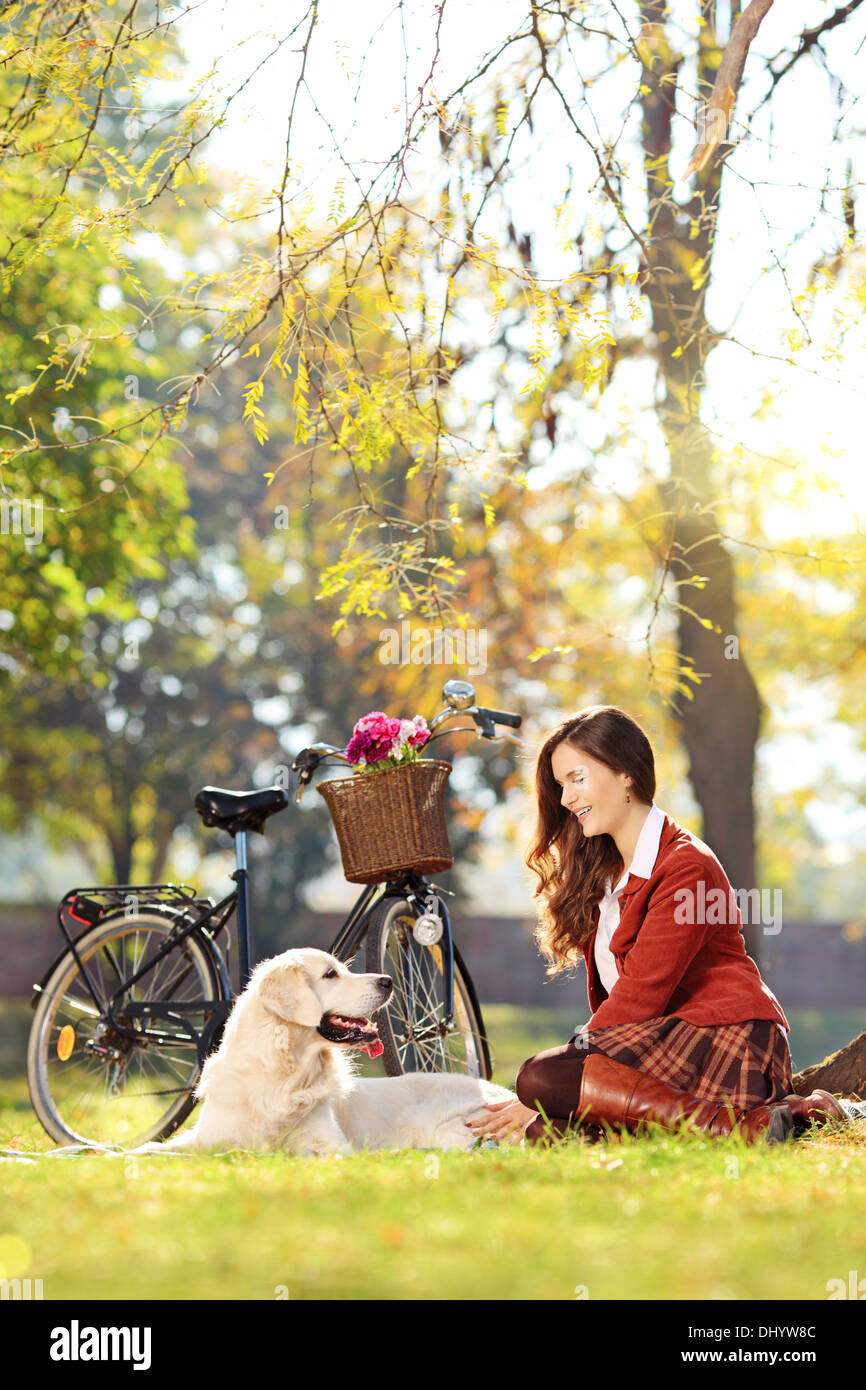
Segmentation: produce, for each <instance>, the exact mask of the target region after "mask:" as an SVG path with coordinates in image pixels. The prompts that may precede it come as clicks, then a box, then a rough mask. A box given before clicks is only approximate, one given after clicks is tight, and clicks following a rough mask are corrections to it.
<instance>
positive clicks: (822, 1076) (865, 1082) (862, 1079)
mask: <svg viewBox="0 0 866 1390" xmlns="http://www.w3.org/2000/svg"><path fill="white" fill-rule="evenodd" d="M816 1088H818V1089H820V1090H822V1091H830V1092H831V1094H833V1095H837V1096H843V1097H844V1098H845V1099H846V1100H866V1028H864V1029H863V1032H862V1033H858V1034H857V1037H856V1038H852V1039H851V1041H850V1042H849V1043H848V1044H847V1045H846V1046H845V1047H841V1048H840V1049H839V1051H838V1052H831V1053H830V1056H829V1057H825V1058H824V1060H823V1062H814V1063H813V1064H812V1066H811V1067H804V1068H803V1070H802V1071H798V1072H797V1074H796V1076H795V1077H794V1090H795V1091H796V1093H797V1095H798V1096H807V1095H808V1094H809V1092H810V1091H814V1090H815V1089H816Z"/></svg>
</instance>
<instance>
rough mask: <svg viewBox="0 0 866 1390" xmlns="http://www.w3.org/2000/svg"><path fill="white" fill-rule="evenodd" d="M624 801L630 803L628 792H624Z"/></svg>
mask: <svg viewBox="0 0 866 1390" xmlns="http://www.w3.org/2000/svg"><path fill="white" fill-rule="evenodd" d="M625 799H626V801H631V797H630V796H629V794H628V792H626V794H625Z"/></svg>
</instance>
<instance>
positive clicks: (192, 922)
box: [27, 680, 522, 1148]
mask: <svg viewBox="0 0 866 1390" xmlns="http://www.w3.org/2000/svg"><path fill="white" fill-rule="evenodd" d="M443 700H444V702H445V703H444V707H443V708H442V709H441V710H440V711H439V712H438V714H437V715H436V716H435V717H434V718H433V720H432V721H431V722H430V724H429V725H428V728H429V729H430V731H431V737H430V738H429V739H428V740H427V743H425V745H424V747H425V750H426V748H427V747H428V746H429V744H430V743H432V742H433V741H434V739H435V738H439V737H442V736H443V734H453V733H460V732H470V733H471V732H473V731H474V732H475V733H476V737H483V738H485V739H488V740H490V741H492V742H501V741H502V740H503V739H506V740H508V741H509V742H512V743H515V744H517V745H519V746H522V740H521V739H519V738H516V737H515V736H514V735H512V734H507V733H505V734H499V735H497V734H496V725H497V724H500V725H505V726H506V727H511V728H519V726H520V723H521V716H520V715H519V714H511V713H509V712H507V711H503V710H494V709H488V708H486V707H484V706H479V705H476V704H475V703H474V701H475V691H474V689H473V687H472V685H471V684H470V683H469V682H468V681H462V680H450V681H446V683H445V686H444V687H443ZM458 714H465V715H467V716H469V717H471V718H472V720H473V724H474V726H475V729H474V730H473V727H472V726H471V725H464V726H461V727H460V728H457V729H454V728H449V729H447V730H442V731H441V733H440V732H436V731H437V730H438V726H439V725H440V724H442V723H443V722H444V721H446V720H449V719H452V718H454V717H455V716H457V715H458ZM331 758H338V759H342V760H343V761H344V762H348V759H347V757H346V753H345V750H343V749H340V748H337V747H336V746H334V745H332V744H327V743H315V744H312V745H310V746H309V747H308V748H305V749H303V750H302V751H301V752H300V753H299V754H298V755H297V756H296V757H295V759H294V762H293V763H292V771H293V772H296V773H297V774H298V783H299V784H298V789H297V793H296V796H295V801H296V803H300V801H301V799H302V797H303V794H304V790H305V788H306V787H307V786H308V784H309V783H310V781H311V780H312V777H313V775H314V773H315V771H316V770H317V768H318V767H319V766H320V765H321V764H322V763H325V762H327V761H328V760H329V759H331ZM194 804H195V809H196V810H197V811H198V813H199V815H200V816H201V817H202V820H203V821H204V823H205V824H206V825H208V826H212V827H216V828H219V829H222V830H225V831H227V832H228V833H229V834H230V835H231V836H232V838H233V840H234V845H235V857H236V868H235V872H234V873H233V874H232V875H231V878H232V879H233V880H234V881H235V883H236V887H235V889H234V890H233V891H232V892H231V893H229V894H227V895H226V897H224V898H222V899H221V900H220V901H219V902H217V903H213V902H212V901H211V899H210V898H200V897H196V894H195V892H194V890H193V889H192V888H190V887H188V886H187V885H185V884H181V885H176V884H171V883H159V884H143V885H132V884H119V885H114V886H111V887H105V886H102V887H99V886H96V887H88V888H74V889H71V890H70V892H69V893H67V894H66V895H65V897H64V898H63V899H62V901H61V903H60V904H59V906H58V913H57V918H58V925H59V927H60V930H61V932H62V934H63V936H64V938H65V940H66V946H65V947H64V949H63V950H62V951H61V952H60V954H59V955H58V956H57V957H56V959H55V960H54V961H53V962H52V964H51V965H50V966H49V967H48V969H47V970H46V972H45V974H44V975H43V977H42V979H41V980H40V981H39V983H38V984H36V985H34V992H33V996H32V998H31V1001H30V1002H31V1007H32V1008H33V1009H34V1019H33V1023H32V1025H31V1029H30V1036H29V1040H28V1047H27V1083H28V1087H29V1091H30V1099H31V1103H32V1105H33V1108H34V1110H35V1112H36V1115H37V1117H38V1119H39V1121H40V1123H41V1124H42V1126H43V1128H44V1129H45V1130H46V1131H47V1133H48V1134H49V1135H50V1136H51V1137H52V1138H53V1139H55V1140H56V1141H58V1142H60V1143H64V1142H65V1143H69V1142H72V1143H78V1144H88V1143H96V1144H100V1145H109V1146H110V1145H117V1146H120V1147H123V1148H135V1147H137V1146H138V1145H139V1144H143V1143H146V1142H148V1141H149V1140H153V1139H166V1138H168V1136H169V1135H171V1134H173V1133H174V1132H175V1130H177V1129H178V1128H179V1127H180V1125H181V1124H182V1123H183V1121H184V1120H185V1119H186V1118H187V1116H188V1115H189V1114H190V1112H191V1110H192V1109H193V1107H194V1105H195V1104H196V1099H195V1095H194V1092H195V1087H196V1084H197V1082H198V1078H199V1076H200V1073H201V1068H202V1067H203V1065H204V1062H205V1060H206V1058H207V1057H208V1056H209V1055H210V1054H211V1052H213V1051H214V1050H215V1049H216V1048H217V1047H218V1046H219V1042H220V1039H221V1037H222V1033H223V1029H224V1027H225V1023H226V1020H227V1018H228V1015H229V1012H230V1010H231V1007H232V1005H233V1003H234V996H233V993H232V988H231V983H230V979H229V972H228V968H227V964H226V961H225V959H224V957H223V954H222V952H221V950H220V948H219V946H218V944H217V938H218V937H219V936H220V934H221V933H222V932H223V931H226V933H227V936H226V940H227V943H228V945H227V951H228V946H230V941H231V937H230V934H229V924H230V922H231V921H232V919H233V918H234V917H235V915H236V917H237V938H238V951H239V981H240V989H241V990H243V988H244V987H245V985H246V984H247V981H248V980H249V977H250V975H251V973H252V968H253V957H254V948H253V932H252V922H251V918H250V899H249V872H248V868H247V835H248V834H249V833H250V832H254V833H259V834H264V828H265V823H266V821H267V820H268V819H269V818H270V817H271V816H272V815H275V814H277V813H278V812H279V811H281V810H284V809H285V807H286V806H288V804H289V799H288V795H287V792H286V790H285V788H283V787H280V786H274V787H268V788H265V789H263V790H260V791H247V792H237V791H228V790H224V789H222V788H218V787H204V788H202V790H201V791H200V792H199V793H198V794H197V796H196V798H195V803H194ZM446 894H450V890H448V889H445V888H442V887H441V886H437V885H435V884H433V883H430V882H429V881H428V879H427V878H426V876H425V875H423V874H416V873H405V874H399V875H397V876H395V877H393V878H389V879H387V880H386V881H385V882H377V883H370V884H367V885H366V886H365V887H364V889H363V891H362V892H361V893H360V895H359V897H358V899H357V900H356V902H355V903H354V905H353V907H352V908H351V910H350V912H349V914H348V916H347V917H346V919H345V921H344V922H343V924H342V926H341V927H340V929H339V931H338V933H337V936H336V938H335V939H334V941H333V943H332V944H331V946H330V947H329V948H328V950H329V953H330V954H331V955H333V956H335V957H336V958H337V959H338V960H340V961H343V962H352V961H353V960H354V958H355V955H356V954H357V953H358V951H359V950H360V948H361V946H362V945H363V946H364V947H365V966H366V970H367V971H369V972H375V973H377V974H390V975H391V976H392V978H393V980H394V991H393V994H392V996H391V999H390V1000H389V1003H388V1005H387V1008H385V1009H382V1010H381V1011H380V1013H379V1015H378V1018H377V1022H378V1027H379V1038H380V1040H381V1043H382V1047H383V1052H382V1063H383V1066H384V1068H385V1072H386V1074H387V1075H389V1076H399V1075H401V1074H402V1073H403V1072H405V1071H465V1072H466V1073H467V1074H468V1075H471V1076H480V1077H483V1078H485V1079H488V1080H489V1079H490V1077H491V1071H492V1069H491V1064H490V1052H489V1047H488V1042H487V1037H486V1033H485V1030H484V1023H483V1019H482V1015H481V1007H480V1004H479V1001H478V996H477V992H476V989H475V986H474V984H473V982H472V978H471V976H470V974H469V971H468V969H467V968H466V965H465V963H464V961H463V958H462V957H461V955H460V952H459V950H458V949H457V946H456V943H455V942H454V939H453V935H452V929H451V920H450V917H449V914H448V908H447V905H446V902H445V895H446ZM450 895H451V896H453V894H450ZM389 966H390V967H391V968H390V969H388V968H386V967H389ZM97 1111H98V1113H97ZM87 1131H89V1132H87Z"/></svg>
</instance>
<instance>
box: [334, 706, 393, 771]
mask: <svg viewBox="0 0 866 1390" xmlns="http://www.w3.org/2000/svg"><path fill="white" fill-rule="evenodd" d="M399 736H400V720H399V719H389V718H388V716H387V714H385V713H384V712H383V711H382V710H378V709H377V710H373V711H372V712H371V713H370V714H366V715H365V716H364V718H363V719H359V720H358V722H357V724H356V725H355V727H354V729H353V731H352V737H351V739H350V740H349V743H348V746H347V748H346V757H347V758H348V759H349V762H350V763H361V762H365V763H378V762H381V761H382V759H383V758H390V757H391V756H392V753H393V751H394V747H395V745H396V743H397V740H398V738H399Z"/></svg>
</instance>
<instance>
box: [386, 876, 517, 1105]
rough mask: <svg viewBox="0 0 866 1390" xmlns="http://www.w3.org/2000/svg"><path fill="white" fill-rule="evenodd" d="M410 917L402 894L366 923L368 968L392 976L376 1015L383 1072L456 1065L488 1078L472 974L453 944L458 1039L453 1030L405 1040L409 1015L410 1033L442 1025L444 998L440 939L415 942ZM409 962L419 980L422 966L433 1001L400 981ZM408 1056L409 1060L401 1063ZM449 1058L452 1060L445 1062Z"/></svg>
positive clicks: (484, 1037) (396, 1073)
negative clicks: (387, 996) (435, 1036)
mask: <svg viewBox="0 0 866 1390" xmlns="http://www.w3.org/2000/svg"><path fill="white" fill-rule="evenodd" d="M415 920H416V915H415V913H414V912H413V911H412V908H411V906H410V904H409V902H408V901H407V900H406V899H405V898H385V899H383V901H382V902H381V903H379V904H378V905H377V906H376V907H375V908H374V910H373V912H372V913H371V914H370V922H369V926H368V928H367V934H366V967H367V970H368V971H370V972H371V973H373V974H378V975H390V976H391V978H392V979H393V980H394V993H393V994H392V996H391V998H390V1000H389V1001H388V1004H387V1005H386V1006H385V1008H382V1009H380V1010H379V1012H378V1014H377V1015H376V1022H377V1024H378V1028H379V1037H380V1039H381V1042H382V1047H383V1052H382V1065H383V1066H384V1068H385V1072H386V1074H387V1075H388V1076H402V1075H404V1074H405V1073H406V1072H407V1071H409V1072H412V1071H434V1072H440V1071H455V1072H463V1073H465V1074H466V1075H468V1076H480V1077H482V1078H483V1079H485V1080H487V1081H489V1080H490V1077H491V1075H492V1068H491V1065H490V1049H489V1046H488V1042H487V1034H486V1031H485V1028H484V1020H483V1018H482V1015H481V1006H480V1004H479V1002H478V995H477V993H476V990H475V985H474V983H473V981H472V977H471V976H470V974H469V971H468V970H467V968H466V966H465V964H464V962H463V958H462V956H461V955H460V952H459V951H458V949H457V947H456V945H454V946H453V950H454V1018H455V1022H456V1033H457V1034H458V1035H459V1039H460V1041H459V1042H457V1039H456V1037H455V1033H454V1032H452V1033H451V1034H449V1035H448V1036H447V1037H446V1036H445V1035H444V1034H441V1033H440V1034H439V1036H438V1041H437V1040H435V1039H433V1040H429V1041H426V1042H424V1044H423V1045H421V1046H419V1045H417V1044H416V1043H415V1042H413V1041H412V1040H411V1039H410V1040H409V1041H407V1040H406V1035H405V1031H404V1030H405V1028H406V1023H407V1021H409V1020H411V1027H410V1029H409V1031H410V1033H414V1032H415V1030H416V1028H420V1029H422V1030H424V1031H427V1030H429V1029H430V1028H431V1027H440V1028H441V1026H442V1016H443V1015H444V1003H445V993H444V955H443V953H442V947H441V943H440V944H439V945H436V946H422V945H421V944H420V943H419V942H417V941H416V940H415V938H414V936H413V934H412V924H413V923H414V922H415ZM401 921H402V927H401V926H400V923H401ZM452 944H453V943H452ZM413 962H414V966H415V977H416V979H419V980H421V981H422V982H423V981H424V979H425V972H426V976H427V978H428V979H429V981H430V983H432V985H433V986H435V994H436V995H437V996H438V997H437V998H436V999H435V1005H434V999H433V997H432V995H430V994H429V992H428V998H427V999H426V1000H424V999H421V998H420V996H419V992H418V991H417V990H413V989H412V988H411V987H409V988H407V986H406V983H405V981H406V978H407V974H411V970H412V963H413ZM407 966H408V967H409V969H408V970H407ZM389 967H390V968H389ZM431 1006H433V1007H431ZM437 1015H438V1019H437ZM407 1062H408V1063H409V1065H406V1064H407ZM448 1062H450V1063H451V1065H446V1063H448Z"/></svg>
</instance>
